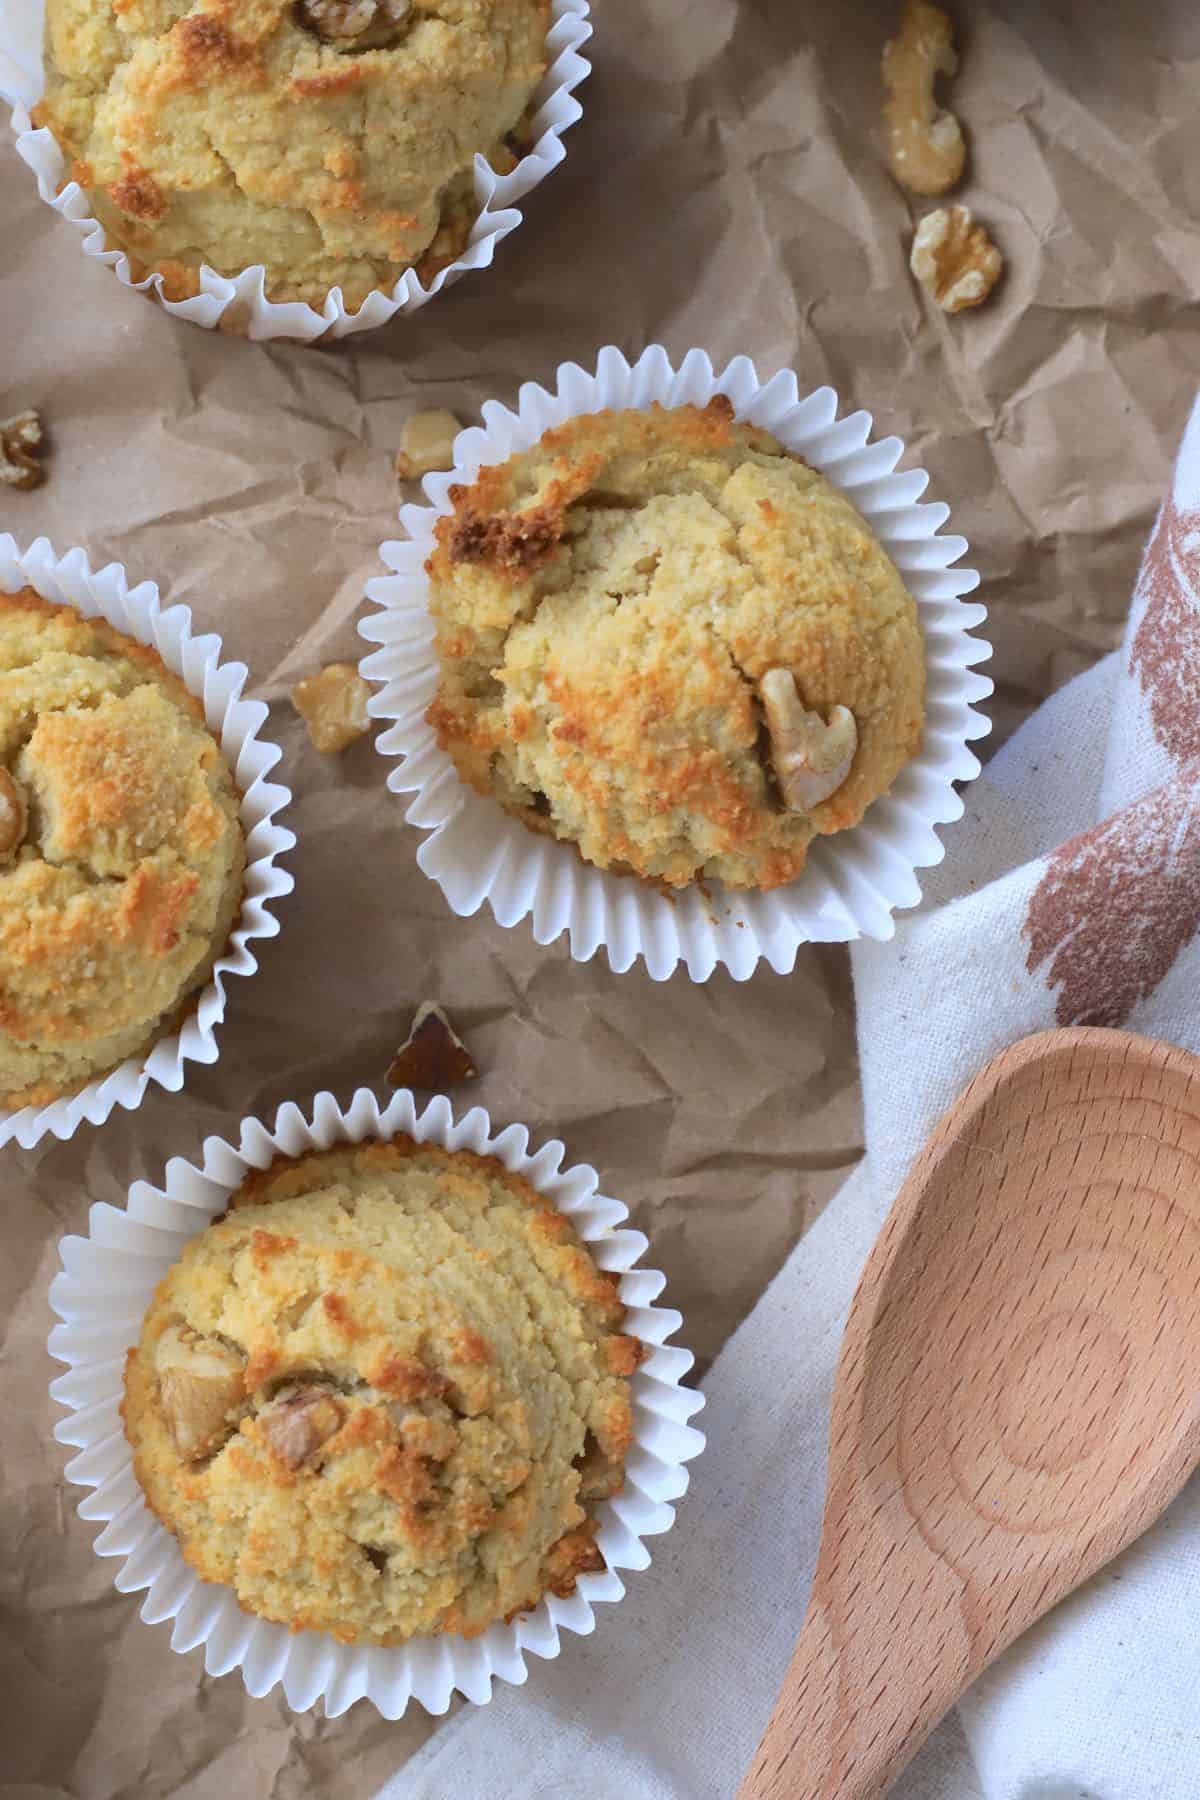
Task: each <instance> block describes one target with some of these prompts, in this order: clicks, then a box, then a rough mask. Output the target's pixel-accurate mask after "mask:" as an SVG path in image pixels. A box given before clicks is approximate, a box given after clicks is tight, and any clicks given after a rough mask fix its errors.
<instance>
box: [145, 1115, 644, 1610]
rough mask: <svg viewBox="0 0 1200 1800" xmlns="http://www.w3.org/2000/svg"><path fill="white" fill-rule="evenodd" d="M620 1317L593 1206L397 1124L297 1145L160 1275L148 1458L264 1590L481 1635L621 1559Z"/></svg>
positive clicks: (223, 1576) (624, 1358)
mask: <svg viewBox="0 0 1200 1800" xmlns="http://www.w3.org/2000/svg"><path fill="white" fill-rule="evenodd" d="M623 1321H624V1308H623V1306H622V1304H621V1302H620V1300H619V1298H618V1296H617V1292H616V1283H615V1278H614V1277H613V1276H610V1275H607V1274H603V1273H601V1271H600V1270H598V1269H597V1267H596V1265H595V1263H594V1262H593V1261H592V1258H591V1256H590V1255H589V1253H588V1251H587V1248H586V1247H585V1246H584V1245H583V1244H582V1243H581V1242H580V1240H579V1238H578V1237H577V1235H576V1233H575V1230H574V1228H573V1227H572V1225H571V1224H570V1222H569V1221H568V1220H567V1219H566V1218H565V1217H564V1216H563V1215H562V1214H561V1213H559V1212H557V1211H556V1210H555V1209H554V1208H553V1207H552V1206H551V1205H550V1203H549V1202H548V1201H546V1200H544V1199H543V1198H542V1197H541V1196H540V1195H539V1194H538V1193H537V1192H536V1191H535V1190H534V1189H533V1188H532V1187H531V1186H530V1185H529V1183H528V1182H526V1181H524V1180H523V1179H522V1178H521V1177H519V1176H516V1175H512V1174H509V1173H508V1171H507V1170H506V1169H504V1168H503V1167H502V1165H501V1164H499V1163H498V1162H496V1161H494V1160H492V1159H491V1158H486V1157H478V1156H474V1155H471V1154H469V1153H467V1152H462V1151H456V1152H451V1151H446V1150H442V1149H439V1148H436V1147H434V1146H431V1145H421V1144H417V1143H414V1142H413V1141H412V1140H411V1139H410V1138H407V1137H399V1138H397V1139H396V1140H395V1141H393V1142H391V1143H373V1144H367V1145H362V1146H345V1147H342V1148H339V1149H336V1150H330V1151H325V1152H314V1153H311V1154H308V1155H305V1156H303V1157H301V1158H300V1159H298V1160H296V1161H288V1160H280V1161H278V1162H276V1163H275V1164H274V1165H273V1166H272V1167H271V1168H270V1169H268V1170H267V1171H266V1172H265V1173H264V1174H260V1175H252V1176H250V1177H249V1178H248V1179H247V1181H246V1182H245V1183H244V1184H243V1186H242V1187H241V1188H240V1189H239V1191H238V1193H237V1194H236V1195H235V1197H234V1199H233V1201H232V1203H231V1210H230V1211H229V1212H228V1213H227V1214H226V1215H225V1216H224V1217H222V1218H221V1219H219V1220H217V1221H216V1222H214V1223H213V1224H212V1225H210V1226H209V1227H208V1228H207V1229H206V1230H205V1231H204V1232H202V1233H201V1234H200V1235H199V1236H198V1237H196V1238H194V1239H193V1240H192V1241H191V1243H190V1244H189V1245H188V1246H187V1248H186V1249H185V1251H184V1253H183V1255H182V1257H181V1258H180V1260H179V1261H178V1262H177V1263H176V1264H175V1266H174V1267H173V1268H172V1269H171V1270H170V1271H169V1273H168V1274H167V1275H166V1277H165V1278H164V1280H163V1281H162V1283H161V1284H160V1286H159V1289H158V1291H157V1293H156V1295H155V1298H154V1301H153V1304H152V1305H151V1307H150V1310H149V1312H148V1313H147V1315H146V1320H145V1323H144V1326H143V1329H142V1336H141V1342H140V1344H139V1345H138V1347H137V1349H136V1350H133V1351H131V1352H130V1354H129V1360H128V1363H127V1368H126V1378H125V1403H124V1408H123V1412H124V1418H125V1429H126V1434H127V1436H128V1438H129V1441H130V1443H131V1445H132V1446H133V1451H134V1468H135V1471H136V1473H137V1478H138V1480H139V1482H140V1483H141V1486H142V1489H143V1491H144V1493H145V1495H146V1497H147V1500H148V1501H149V1504H150V1506H151V1507H152V1508H153V1510H154V1512H155V1513H156V1514H157V1515H158V1517H159V1518H160V1519H161V1520H162V1522H163V1523H164V1524H165V1525H167V1526H168V1528H169V1529H170V1530H171V1531H173V1532H174V1533H175V1534H176V1536H177V1537H178V1539H179V1542H180V1546H181V1548H182V1550H183V1554H184V1556H185V1557H186V1558H187V1560H188V1561H189V1562H190V1563H191V1565H192V1567H193V1568H195V1569H196V1570H197V1571H198V1573H199V1574H200V1575H201V1576H202V1577H203V1578H204V1579H205V1580H208V1581H223V1582H227V1583H229V1584H231V1585H232V1586H233V1588H234V1589H235V1591H236V1593H237V1596H238V1600H239V1601H240V1603H241V1605H242V1606H243V1607H245V1608H246V1610H247V1611H250V1612H253V1613H257V1614H259V1615H260V1616H261V1617H263V1618H267V1619H272V1620H276V1621H278V1622H281V1623H283V1624H287V1625H291V1626H293V1627H295V1628H301V1627H307V1628H311V1629H315V1630H326V1631H330V1632H332V1633H333V1634H334V1635H335V1636H336V1637H339V1638H341V1639H343V1640H344V1641H346V1642H362V1643H375V1644H394V1643H400V1642H403V1641H404V1640H405V1639H407V1638H410V1637H413V1636H416V1635H420V1634H425V1633H429V1632H441V1631H452V1632H460V1633H463V1634H466V1635H474V1634H475V1633H477V1632H480V1631H482V1630H484V1629H485V1628H486V1626H487V1625H489V1624H490V1623H491V1622H492V1621H493V1620H495V1619H502V1618H507V1617H509V1616H511V1615H512V1614H514V1613H516V1612H521V1611H524V1610H526V1609H527V1608H529V1607H532V1606H534V1605H535V1604H536V1603H537V1601H538V1599H539V1597H540V1596H541V1595H542V1594H543V1593H544V1592H546V1591H547V1590H550V1591H553V1592H555V1593H569V1592H570V1591H571V1590H572V1588H573V1586H574V1582H575V1579H576V1576H577V1575H578V1574H579V1573H580V1572H581V1571H582V1570H585V1569H590V1568H595V1567H598V1566H601V1559H600V1557H599V1553H598V1552H597V1550H596V1547H595V1544H594V1541H593V1539H594V1533H595V1519H594V1507H595V1505H596V1503H597V1502H598V1501H599V1500H600V1499H602V1498H604V1497H606V1496H608V1495H610V1494H612V1493H614V1492H616V1491H617V1489H619V1487H620V1485H621V1481H622V1475H623V1467H624V1461H625V1455H626V1452H627V1450H628V1448H629V1444H630V1441H631V1435H632V1413H631V1406H630V1390H629V1376H630V1375H631V1374H632V1372H633V1370H634V1369H635V1368H636V1366H637V1363H638V1360H639V1357H640V1348H641V1347H640V1345H639V1343H638V1341H637V1340H636V1339H634V1338H631V1337H628V1336H626V1335H625V1334H624V1332H623V1330H622V1325H623Z"/></svg>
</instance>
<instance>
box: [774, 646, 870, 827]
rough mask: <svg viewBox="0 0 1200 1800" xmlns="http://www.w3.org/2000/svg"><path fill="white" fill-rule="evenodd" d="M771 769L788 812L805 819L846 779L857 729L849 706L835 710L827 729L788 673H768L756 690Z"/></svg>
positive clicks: (789, 672) (787, 671) (854, 749)
mask: <svg viewBox="0 0 1200 1800" xmlns="http://www.w3.org/2000/svg"><path fill="white" fill-rule="evenodd" d="M758 691H759V695H760V697H761V699H762V706H763V715H764V717H765V719H766V722H767V734H768V736H769V737H770V739H771V763H772V766H773V767H774V770H775V779H776V781H777V782H778V783H779V792H780V794H781V795H782V797H783V803H784V805H785V806H786V807H787V809H788V811H789V812H798V813H807V812H811V811H812V809H813V807H814V806H819V805H820V803H821V801H822V800H828V799H829V796H830V795H831V794H836V792H837V790H838V789H839V788H840V787H841V785H842V783H843V782H844V781H845V779H846V777H847V775H849V773H850V765H851V764H852V763H853V761H854V752H855V751H856V750H857V748H858V726H857V725H856V724H855V721H854V714H853V713H852V712H851V711H850V708H849V707H848V706H835V707H834V708H833V710H832V712H831V713H830V715H829V723H828V724H826V722H825V720H824V719H823V718H822V717H821V715H820V713H817V712H809V711H808V709H807V708H806V706H805V704H804V702H803V700H801V698H800V693H799V690H798V689H797V687H796V677H795V676H794V675H793V674H792V672H791V670H790V669H768V670H767V673H766V674H765V675H764V676H763V678H762V680H761V681H760V682H759V684H758Z"/></svg>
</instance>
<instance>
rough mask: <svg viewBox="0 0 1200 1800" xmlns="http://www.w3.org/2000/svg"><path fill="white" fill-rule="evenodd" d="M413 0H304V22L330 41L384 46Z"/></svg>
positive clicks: (351, 45) (362, 46)
mask: <svg viewBox="0 0 1200 1800" xmlns="http://www.w3.org/2000/svg"><path fill="white" fill-rule="evenodd" d="M411 9H412V0H300V5H299V9H298V10H299V15H300V22H301V24H302V25H305V26H307V28H308V29H309V30H310V31H311V32H313V33H314V34H315V35H316V36H317V37H319V38H321V39H322V41H323V42H325V43H327V44H334V45H336V46H338V47H339V48H341V47H343V46H344V47H345V48H346V49H348V50H382V49H386V47H387V46H388V45H389V44H393V43H394V42H395V41H396V37H397V27H398V26H400V25H402V24H403V23H404V21H405V19H406V18H407V17H408V14H409V12H410V11H411Z"/></svg>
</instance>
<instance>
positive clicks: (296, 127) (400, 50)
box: [35, 0, 550, 309]
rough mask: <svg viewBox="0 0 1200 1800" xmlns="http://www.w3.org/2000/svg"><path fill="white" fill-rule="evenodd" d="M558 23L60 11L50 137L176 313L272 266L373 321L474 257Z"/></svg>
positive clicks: (388, 12) (438, 12) (260, 10)
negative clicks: (469, 243) (371, 303)
mask: <svg viewBox="0 0 1200 1800" xmlns="http://www.w3.org/2000/svg"><path fill="white" fill-rule="evenodd" d="M549 23H550V0H197V3H196V4H194V5H188V4H187V0H184V4H182V5H181V4H179V0H48V6H47V14H46V40H47V52H46V73H47V87H46V96H45V99H44V100H43V101H42V102H41V103H40V105H39V106H38V108H37V109H36V112H35V119H36V122H37V123H38V124H39V125H46V126H49V128H50V130H51V131H52V132H53V133H54V135H55V137H56V138H57V139H58V142H59V144H60V146H61V147H62V149H63V151H64V153H65V154H66V156H67V157H68V159H69V160H70V163H71V174H72V176H73V178H74V179H75V180H77V181H78V182H79V183H80V185H81V186H82V187H83V188H84V189H85V190H86V192H87V194H88V196H89V199H90V201H91V203H92V205H93V207H94V209H95V213H96V217H97V218H98V219H99V220H100V222H101V224H102V225H103V226H104V228H105V231H106V234H107V235H108V237H109V239H110V240H111V241H112V242H114V243H116V244H117V245H119V246H120V247H121V248H123V249H125V250H127V251H128V252H129V254H130V256H131V258H132V259H133V261H134V263H135V265H136V268H135V273H137V274H138V275H141V274H144V273H146V272H147V271H152V270H156V271H158V272H159V273H160V274H162V275H163V276H164V286H165V291H166V293H167V296H168V298H170V299H180V298H183V297H185V296H187V295H189V294H194V293H196V292H197V291H198V284H199V268H200V265H201V263H203V262H207V263H208V264H209V265H210V266H211V267H212V268H214V269H216V270H218V271H219V272H221V273H223V274H227V275H231V274H236V273H237V272H238V271H239V270H240V269H243V268H246V267H248V266H250V265H251V264H255V263H264V264H265V265H266V270H267V283H266V287H267V295H268V298H270V299H273V300H304V301H307V302H309V303H310V304H312V305H315V306H318V307H320V306H321V305H322V304H323V303H324V300H325V298H326V296H327V294H328V293H329V290H330V289H331V288H333V287H340V288H341V289H342V291H343V298H344V300H345V303H346V305H347V306H348V307H350V308H351V309H355V308H357V307H358V306H359V305H360V304H361V303H362V301H363V299H364V298H365V297H366V295H367V294H368V293H369V292H370V291H371V290H372V289H373V288H383V289H389V288H391V287H392V286H394V285H395V283H396V281H397V280H398V279H399V278H400V276H401V275H402V274H403V272H404V270H405V269H407V268H410V267H412V266H414V265H419V266H420V271H421V274H422V276H423V278H424V279H426V280H428V279H429V278H430V276H431V275H432V274H433V273H435V272H436V270H437V269H438V268H440V267H442V266H443V265H444V264H445V263H447V262H450V261H452V260H453V259H454V258H455V257H456V256H457V255H459V254H460V253H461V250H462V248H463V246H464V244H465V242H466V239H467V236H468V234H469V231H470V227H471V224H472V222H473V220H474V217H475V213H476V211H477V208H476V207H475V204H474V186H473V162H474V157H475V155H476V153H481V154H483V155H485V156H489V157H490V158H491V159H492V161H493V164H494V166H496V167H499V168H501V169H505V168H511V167H512V166H513V163H514V160H515V159H514V157H513V154H512V152H511V151H510V150H509V148H508V147H507V146H506V144H505V142H504V140H505V138H506V136H507V135H508V134H510V133H512V132H514V131H515V130H516V128H517V127H518V126H519V124H520V122H521V119H522V115H523V114H524V113H525V111H526V108H527V106H528V104H529V101H530V98H531V96H532V94H533V92H534V89H535V88H536V87H537V84H538V82H539V81H540V79H541V77H542V74H543V73H544V70H545V67H546V53H545V37H546V32H547V30H548V28H549Z"/></svg>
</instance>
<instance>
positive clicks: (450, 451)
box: [396, 407, 462, 481]
mask: <svg viewBox="0 0 1200 1800" xmlns="http://www.w3.org/2000/svg"><path fill="white" fill-rule="evenodd" d="M461 430H462V426H461V425H460V424H459V422H458V420H457V419H456V418H455V416H454V414H453V413H452V412H447V411H446V409H445V408H444V407H435V408H434V409H433V410H432V411H430V412H418V413H412V414H411V415H410V416H409V418H408V419H407V420H406V421H405V425H404V433H403V436H402V437H401V439H400V454H399V455H398V456H397V458H396V474H397V475H398V476H399V478H400V480H401V481H413V480H415V479H416V477H417V476H419V475H429V474H432V472H433V471H434V470H435V469H452V468H453V467H454V440H455V438H456V437H457V436H458V434H459V432H460V431H461Z"/></svg>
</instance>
